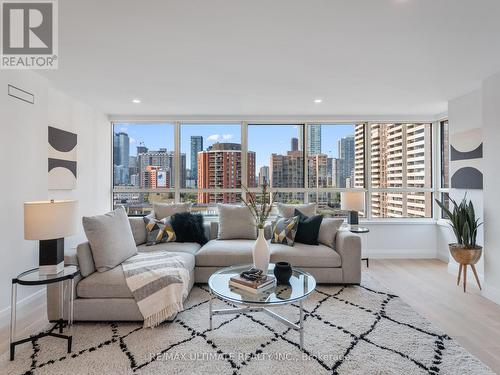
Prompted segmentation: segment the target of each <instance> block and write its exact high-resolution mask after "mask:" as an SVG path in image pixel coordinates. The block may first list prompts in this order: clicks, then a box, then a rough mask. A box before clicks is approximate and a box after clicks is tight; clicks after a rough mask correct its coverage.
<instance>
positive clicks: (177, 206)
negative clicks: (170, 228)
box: [153, 203, 191, 220]
mask: <svg viewBox="0 0 500 375" xmlns="http://www.w3.org/2000/svg"><path fill="white" fill-rule="evenodd" d="M190 211H191V203H153V212H154V215H155V217H156V218H157V219H158V220H161V219H163V218H165V217H169V216H172V215H174V214H177V213H180V212H190Z"/></svg>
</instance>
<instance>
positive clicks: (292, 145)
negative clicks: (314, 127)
mask: <svg viewBox="0 0 500 375" xmlns="http://www.w3.org/2000/svg"><path fill="white" fill-rule="evenodd" d="M290 151H299V140H298V138H295V137H294V138H292V139H291V141H290Z"/></svg>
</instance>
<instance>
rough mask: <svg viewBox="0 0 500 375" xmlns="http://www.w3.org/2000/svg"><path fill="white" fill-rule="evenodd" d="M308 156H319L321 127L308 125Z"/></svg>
mask: <svg viewBox="0 0 500 375" xmlns="http://www.w3.org/2000/svg"><path fill="white" fill-rule="evenodd" d="M307 144H308V150H309V155H318V154H321V125H309V126H308V132H307Z"/></svg>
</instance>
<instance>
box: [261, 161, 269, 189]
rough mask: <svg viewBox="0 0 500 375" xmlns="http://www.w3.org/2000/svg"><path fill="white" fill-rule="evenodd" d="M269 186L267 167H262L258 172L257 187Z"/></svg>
mask: <svg viewBox="0 0 500 375" xmlns="http://www.w3.org/2000/svg"><path fill="white" fill-rule="evenodd" d="M265 184H267V185H269V167H268V166H267V165H264V166H262V167H260V170H259V186H262V185H265Z"/></svg>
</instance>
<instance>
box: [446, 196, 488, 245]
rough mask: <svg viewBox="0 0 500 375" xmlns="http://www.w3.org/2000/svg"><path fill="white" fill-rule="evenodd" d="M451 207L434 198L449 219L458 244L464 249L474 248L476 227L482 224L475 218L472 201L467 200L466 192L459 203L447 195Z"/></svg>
mask: <svg viewBox="0 0 500 375" xmlns="http://www.w3.org/2000/svg"><path fill="white" fill-rule="evenodd" d="M448 198H449V200H450V202H451V203H452V205H453V208H451V207H450V209H448V208H447V207H446V206H445V205H444V203H443V202H440V201H439V200H437V199H436V203H437V204H438V205H439V207H441V209H442V210H443V212H444V214H445V215H446V217H447V218H448V219H449V220H450V225H451V228H452V229H453V232H454V233H455V237H456V238H457V243H458V245H461V246H462V247H464V248H466V249H475V248H476V247H477V245H476V238H477V229H478V228H479V227H480V226H481V225H482V224H483V223H482V222H481V223H480V222H479V219H478V218H476V214H475V212H474V205H473V204H472V201H470V200H469V201H468V200H467V194H466V195H465V196H464V198H463V199H462V201H461V202H460V203H457V202H456V201H455V200H453V199H452V198H451V197H449V196H448Z"/></svg>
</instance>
